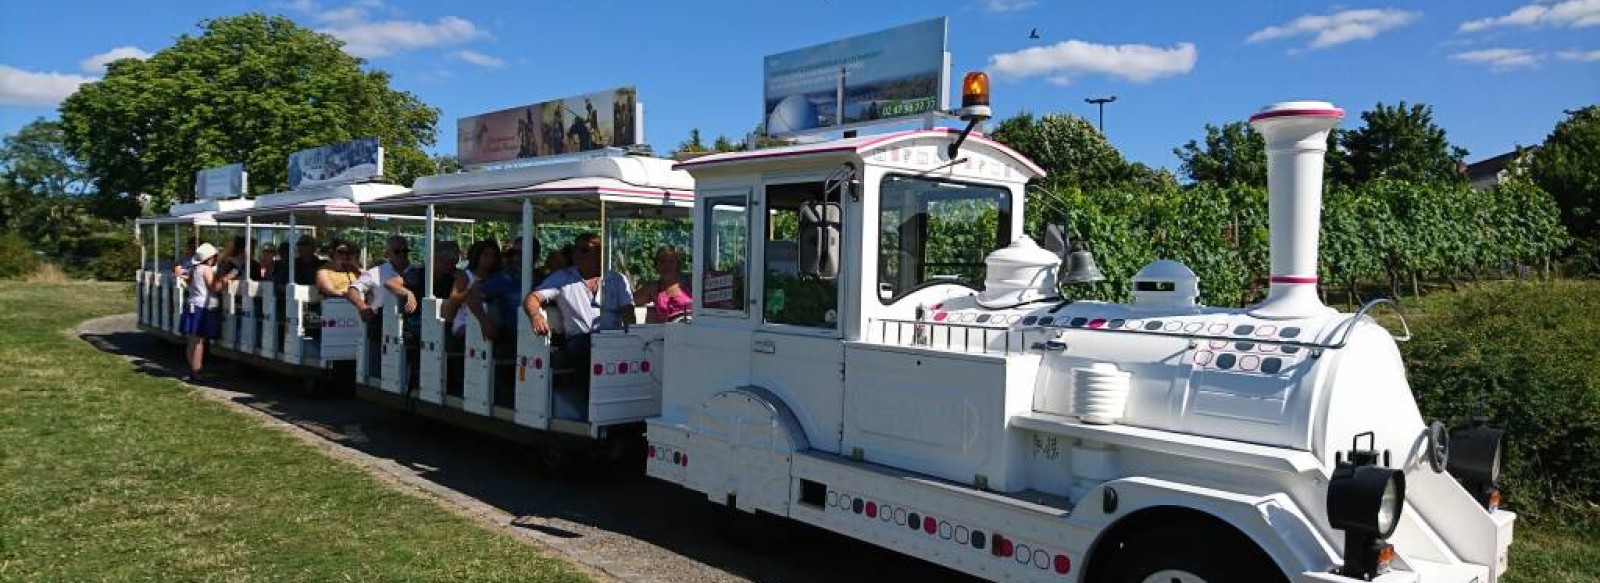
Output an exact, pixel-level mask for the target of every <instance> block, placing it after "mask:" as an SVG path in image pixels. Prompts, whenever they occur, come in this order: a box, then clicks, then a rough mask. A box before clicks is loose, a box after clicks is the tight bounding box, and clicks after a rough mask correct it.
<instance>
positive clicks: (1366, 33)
mask: <svg viewBox="0 0 1600 583" xmlns="http://www.w3.org/2000/svg"><path fill="white" fill-rule="evenodd" d="M1421 16H1422V13H1421V12H1408V11H1405V10H1397V9H1394V8H1369V9H1365V10H1345V11H1343V12H1336V13H1333V14H1325V15H1324V14H1307V15H1305V16H1301V17H1299V18H1296V19H1294V20H1292V21H1289V22H1287V23H1284V24H1280V25H1277V26H1269V27H1266V28H1263V29H1261V30H1258V31H1255V32H1253V33H1250V36H1249V38H1246V39H1245V42H1247V43H1256V42H1261V41H1268V40H1277V39H1281V38H1291V37H1297V36H1304V35H1313V36H1314V38H1312V40H1311V45H1310V47H1309V48H1313V49H1325V48H1328V47H1331V46H1335V45H1341V44H1344V43H1347V42H1351V41H1358V40H1367V39H1371V38H1373V37H1376V36H1378V35H1379V34H1381V33H1383V32H1384V31H1388V30H1393V29H1396V28H1400V27H1402V26H1405V25H1407V24H1411V23H1412V22H1416V20H1417V19H1418V18H1420V17H1421Z"/></svg>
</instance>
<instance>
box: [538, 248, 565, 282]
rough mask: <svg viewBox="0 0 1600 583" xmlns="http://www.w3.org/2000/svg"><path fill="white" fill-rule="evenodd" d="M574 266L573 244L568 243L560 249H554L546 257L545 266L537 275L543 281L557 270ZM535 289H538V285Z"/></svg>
mask: <svg viewBox="0 0 1600 583" xmlns="http://www.w3.org/2000/svg"><path fill="white" fill-rule="evenodd" d="M571 266H572V246H571V245H567V246H565V247H562V248H560V249H553V250H551V251H550V254H549V255H547V256H545V258H544V266H543V267H541V268H540V272H539V273H536V274H534V275H536V276H537V277H538V278H539V279H540V280H541V281H542V280H544V279H546V278H548V277H550V276H551V275H555V274H556V273H557V272H559V271H561V270H563V269H566V268H568V267H571ZM534 289H538V287H537V286H535V287H534Z"/></svg>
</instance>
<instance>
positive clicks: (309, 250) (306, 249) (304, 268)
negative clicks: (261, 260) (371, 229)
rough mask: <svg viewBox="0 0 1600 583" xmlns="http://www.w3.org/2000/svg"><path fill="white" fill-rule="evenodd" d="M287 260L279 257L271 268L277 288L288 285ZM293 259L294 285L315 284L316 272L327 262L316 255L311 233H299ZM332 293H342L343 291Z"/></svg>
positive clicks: (315, 245) (273, 281)
mask: <svg viewBox="0 0 1600 583" xmlns="http://www.w3.org/2000/svg"><path fill="white" fill-rule="evenodd" d="M352 249H353V248H352ZM289 261H290V258H289V257H279V258H278V261H277V262H276V264H275V265H274V266H273V267H272V269H271V272H272V285H273V286H274V287H277V288H278V289H279V290H282V289H284V288H285V287H287V286H288V285H289ZM293 261H294V284H295V285H316V284H317V272H318V271H319V270H321V269H322V267H323V265H325V264H326V263H327V262H326V261H323V260H322V258H321V257H317V238H316V237H312V236H311V235H301V236H300V240H299V241H296V242H295V245H294V258H293ZM351 265H354V263H351ZM347 287H348V286H347ZM280 295H281V294H280ZM324 295H327V294H326V293H325V294H324ZM334 295H344V292H343V291H341V292H339V293H338V294H334Z"/></svg>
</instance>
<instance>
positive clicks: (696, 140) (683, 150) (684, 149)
mask: <svg viewBox="0 0 1600 583" xmlns="http://www.w3.org/2000/svg"><path fill="white" fill-rule="evenodd" d="M710 151H711V150H710V149H709V148H706V144H705V142H703V141H700V128H694V129H692V130H689V139H687V140H684V141H682V142H678V149H677V150H676V153H679V154H698V153H703V152H710Z"/></svg>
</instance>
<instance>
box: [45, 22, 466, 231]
mask: <svg viewBox="0 0 1600 583" xmlns="http://www.w3.org/2000/svg"><path fill="white" fill-rule="evenodd" d="M200 28H201V33H200V34H199V35H197V36H191V35H183V36H180V37H178V39H177V41H176V42H175V43H173V45H172V46H171V47H169V48H167V49H164V50H162V51H160V52H158V53H156V54H155V55H154V56H152V57H150V58H149V59H146V60H143V61H139V60H133V59H125V60H121V61H117V62H114V63H112V64H111V65H110V67H109V70H108V71H107V73H106V76H105V78H104V79H102V80H100V81H98V82H94V83H89V84H87V85H84V86H83V87H81V88H79V90H78V91H77V92H76V93H74V94H73V95H72V96H70V97H68V98H67V99H66V101H64V102H63V103H62V104H61V122H62V125H63V126H64V129H65V132H66V136H67V145H68V149H69V151H70V152H71V153H72V155H73V157H75V158H77V159H79V160H82V161H83V162H84V164H85V167H86V169H87V171H88V173H89V174H90V175H91V176H92V177H93V179H94V182H95V186H96V187H97V189H98V190H99V191H100V192H101V193H102V194H103V195H105V196H108V197H118V198H120V199H121V200H123V201H127V200H129V199H132V198H133V197H136V196H137V195H139V194H141V193H148V194H150V195H151V196H152V197H153V198H154V199H155V201H156V204H155V205H154V206H155V207H156V208H157V209H160V208H164V207H165V206H166V204H167V203H171V202H173V201H175V200H182V199H184V198H186V197H187V196H188V193H190V192H191V191H192V190H193V186H192V185H193V182H194V173H195V172H196V171H197V170H200V169H203V168H206V167H210V166H217V165H221V164H228V163H234V162H243V163H244V164H245V165H246V166H247V167H248V168H249V170H250V175H251V176H250V178H251V180H250V183H251V184H250V189H251V191H252V192H254V193H257V194H261V193H268V192H273V191H279V190H283V189H286V188H287V187H288V177H287V174H288V169H287V166H288V164H287V159H288V155H289V154H290V153H291V152H294V151H296V150H301V149H305V148H312V147H316V146H320V145H324V144H329V143H333V142H338V141H342V140H349V139H355V138H360V137H366V136H376V137H377V138H378V139H379V141H380V142H382V144H383V146H384V148H385V151H386V158H387V159H386V160H385V168H386V170H387V172H388V173H389V176H390V177H391V178H393V179H394V180H395V181H397V182H400V183H402V184H409V183H410V182H411V180H412V179H413V178H415V177H416V176H418V175H422V174H428V173H431V172H433V170H434V164H433V162H432V161H431V160H429V158H428V155H427V154H426V153H425V152H423V151H422V147H423V146H426V145H431V144H432V143H433V140H434V125H435V123H437V121H438V117H439V112H438V110H436V109H434V108H432V107H428V106H427V105H425V104H423V103H422V102H421V101H420V100H418V99H417V97H416V96H414V95H412V94H410V93H406V92H402V91H395V90H393V89H390V88H389V74H388V73H385V72H382V71H376V70H364V69H363V68H362V66H363V65H364V64H365V61H363V60H362V59H359V58H356V57H352V56H350V55H347V54H345V53H344V52H343V51H342V50H341V47H342V45H343V43H342V42H341V41H339V40H338V39H335V38H333V37H332V36H329V35H326V34H322V33H318V32H315V31H312V30H309V29H306V28H302V27H300V26H298V25H296V24H295V23H294V22H293V21H291V20H289V19H287V18H284V17H281V16H266V15H262V14H245V15H242V16H234V17H227V18H218V19H214V20H206V21H202V22H201V23H200ZM124 207H125V208H132V206H131V205H124ZM129 212H131V211H129Z"/></svg>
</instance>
